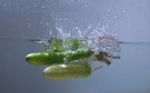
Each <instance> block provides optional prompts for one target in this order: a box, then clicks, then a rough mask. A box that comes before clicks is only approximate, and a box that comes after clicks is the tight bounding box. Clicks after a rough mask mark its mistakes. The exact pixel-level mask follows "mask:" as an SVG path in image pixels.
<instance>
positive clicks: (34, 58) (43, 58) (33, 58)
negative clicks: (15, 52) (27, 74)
mask: <svg viewBox="0 0 150 93" xmlns="http://www.w3.org/2000/svg"><path fill="white" fill-rule="evenodd" d="M25 59H26V61H27V62H28V63H30V64H34V65H51V64H58V63H63V62H64V54H62V53H48V52H42V53H30V54H28V55H27V56H26V57H25Z"/></svg>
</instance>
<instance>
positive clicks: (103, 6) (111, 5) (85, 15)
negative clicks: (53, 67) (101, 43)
mask: <svg viewBox="0 0 150 93" xmlns="http://www.w3.org/2000/svg"><path fill="white" fill-rule="evenodd" d="M149 5H150V1H149V0H0V53H1V54H0V58H1V60H0V93H10V92H11V93H20V92H21V93H27V92H28V93H59V92H62V93H77V92H78V93H114V92H115V93H150V74H149V71H150V58H149V55H150V46H149V45H132V44H131V45H130V44H122V45H120V47H121V52H120V56H121V59H120V60H115V61H114V62H113V63H112V64H111V65H110V66H104V67H103V68H102V69H99V70H97V71H94V72H93V74H92V75H91V76H90V77H88V78H83V79H69V80H58V81H55V80H48V79H45V78H44V77H43V76H42V74H41V72H42V70H43V68H44V67H38V66H33V65H30V64H27V63H26V62H25V60H24V56H25V55H26V54H27V53H30V52H35V51H41V50H42V46H41V45H40V44H36V43H32V42H28V41H27V40H30V39H45V38H49V36H50V35H51V36H53V35H54V36H55V35H57V33H58V32H59V31H60V28H61V29H63V30H62V31H64V32H68V33H70V32H72V31H74V28H80V30H81V32H84V31H85V30H86V29H87V28H88V27H89V26H91V25H92V26H94V27H99V28H101V29H102V30H103V31H106V32H110V33H115V34H117V37H118V39H119V41H125V42H149V41H150V32H149V30H150V12H149V11H150V6H149Z"/></svg>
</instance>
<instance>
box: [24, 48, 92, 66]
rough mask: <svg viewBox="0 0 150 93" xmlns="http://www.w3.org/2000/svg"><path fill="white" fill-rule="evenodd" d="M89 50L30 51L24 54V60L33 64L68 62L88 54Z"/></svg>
mask: <svg viewBox="0 0 150 93" xmlns="http://www.w3.org/2000/svg"><path fill="white" fill-rule="evenodd" d="M90 55H91V54H90V51H89V50H86V49H85V50H76V51H65V52H56V53H55V52H41V53H30V54H28V55H27V56H26V58H25V59H26V61H27V62H28V63H30V64H35V65H52V64H59V63H64V62H65V61H67V62H70V61H73V60H78V59H81V58H86V57H88V56H90Z"/></svg>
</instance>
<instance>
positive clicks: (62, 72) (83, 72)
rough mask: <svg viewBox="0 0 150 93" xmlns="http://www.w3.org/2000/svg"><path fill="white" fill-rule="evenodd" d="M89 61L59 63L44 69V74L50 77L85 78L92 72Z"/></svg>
mask: <svg viewBox="0 0 150 93" xmlns="http://www.w3.org/2000/svg"><path fill="white" fill-rule="evenodd" d="M91 72H92V68H91V67H90V66H89V64H88V63H76V64H57V65H51V66H49V67H47V68H45V69H44V71H43V75H44V76H45V77H47V78H49V79H67V78H84V77H87V76H89V75H90V74H91Z"/></svg>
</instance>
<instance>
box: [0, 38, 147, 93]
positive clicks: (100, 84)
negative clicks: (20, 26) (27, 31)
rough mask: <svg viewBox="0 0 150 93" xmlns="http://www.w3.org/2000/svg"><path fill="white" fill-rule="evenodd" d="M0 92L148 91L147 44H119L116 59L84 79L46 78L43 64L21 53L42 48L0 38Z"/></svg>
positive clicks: (131, 92) (75, 92) (101, 92)
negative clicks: (30, 62) (30, 60)
mask: <svg viewBox="0 0 150 93" xmlns="http://www.w3.org/2000/svg"><path fill="white" fill-rule="evenodd" d="M0 43H1V47H0V52H1V57H0V58H1V62H0V74H1V75H0V82H1V83H0V86H1V89H0V92H3V93H9V92H10V91H11V92H12V93H47V92H48V93H58V92H61V93H92V92H94V93H149V92H150V74H149V70H150V62H149V61H150V57H149V55H150V45H148V44H147V45H144V44H141V45H136V44H120V47H121V51H120V56H121V59H120V60H114V61H113V63H112V64H111V65H110V66H107V65H105V66H103V68H101V69H99V70H96V71H94V72H93V73H92V75H91V76H90V77H88V78H82V79H68V80H58V81H56V80H48V79H46V78H44V77H43V76H42V74H41V72H42V70H43V68H44V67H39V66H34V65H31V64H28V63H27V62H25V60H24V56H25V55H26V54H27V53H30V52H31V51H32V52H34V51H42V49H43V48H42V46H41V45H40V44H37V43H33V42H29V41H26V40H0Z"/></svg>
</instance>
